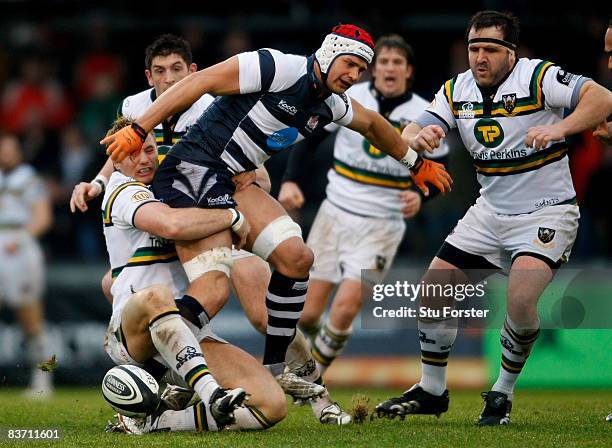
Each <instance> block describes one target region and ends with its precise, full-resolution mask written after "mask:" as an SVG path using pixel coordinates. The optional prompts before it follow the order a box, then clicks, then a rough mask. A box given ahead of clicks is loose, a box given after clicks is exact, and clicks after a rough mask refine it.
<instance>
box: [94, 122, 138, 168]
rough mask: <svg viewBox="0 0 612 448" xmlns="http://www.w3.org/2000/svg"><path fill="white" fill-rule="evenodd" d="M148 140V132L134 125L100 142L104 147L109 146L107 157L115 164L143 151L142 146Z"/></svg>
mask: <svg viewBox="0 0 612 448" xmlns="http://www.w3.org/2000/svg"><path fill="white" fill-rule="evenodd" d="M146 138H147V132H146V131H145V130H144V129H143V128H142V127H141V126H139V125H138V124H136V123H132V125H131V126H126V127H124V128H122V129H120V130H119V131H117V132H115V133H114V134H112V135H109V136H108V137H105V138H104V139H102V140H101V141H100V144H102V145H108V148H106V155H107V156H110V157H111V159H113V162H121V161H122V160H123V159H125V158H126V157H127V156H128V155H130V154H133V153H135V152H138V151H140V150H141V149H142V144H143V143H144V141H145V139H146Z"/></svg>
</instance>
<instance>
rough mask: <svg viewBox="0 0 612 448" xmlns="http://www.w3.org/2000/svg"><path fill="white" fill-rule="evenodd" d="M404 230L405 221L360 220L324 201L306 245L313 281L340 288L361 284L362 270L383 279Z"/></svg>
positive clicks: (360, 217)
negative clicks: (351, 282) (352, 282)
mask: <svg viewBox="0 0 612 448" xmlns="http://www.w3.org/2000/svg"><path fill="white" fill-rule="evenodd" d="M405 230H406V224H405V223H404V220H403V219H384V218H373V217H362V216H357V215H354V214H352V213H348V212H346V211H344V210H341V209H340V208H338V207H336V206H335V205H333V204H332V203H331V202H329V201H328V200H327V199H326V200H324V201H323V203H322V204H321V207H320V208H319V211H318V213H317V216H316V218H315V220H314V222H313V225H312V228H311V229H310V234H309V235H308V240H307V241H306V244H307V246H308V247H310V249H312V251H313V252H314V264H313V266H312V269H311V272H310V278H311V279H318V280H325V281H329V282H331V283H336V284H337V283H340V282H341V281H342V280H343V279H354V280H361V270H362V269H373V270H377V271H379V272H380V273H381V274H383V275H384V273H386V272H387V271H388V270H389V268H390V267H391V264H392V263H393V259H394V258H395V254H396V252H397V248H398V246H399V244H400V242H401V241H402V238H403V236H404V231H405Z"/></svg>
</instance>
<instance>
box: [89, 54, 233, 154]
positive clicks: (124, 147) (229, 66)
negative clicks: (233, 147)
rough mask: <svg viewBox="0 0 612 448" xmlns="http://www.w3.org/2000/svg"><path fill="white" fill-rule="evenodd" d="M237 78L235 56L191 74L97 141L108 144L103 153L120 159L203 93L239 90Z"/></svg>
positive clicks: (220, 93) (226, 93) (228, 92)
mask: <svg viewBox="0 0 612 448" xmlns="http://www.w3.org/2000/svg"><path fill="white" fill-rule="evenodd" d="M239 78H240V76H239V69H238V57H236V56H233V57H231V58H229V59H227V60H225V61H223V62H220V63H219V64H216V65H213V66H212V67H209V68H205V69H204V70H200V71H198V72H195V73H192V74H190V75H188V76H186V77H185V78H183V79H182V80H181V81H179V82H178V83H176V84H174V85H173V86H172V87H170V88H169V89H168V90H166V91H165V92H164V93H163V94H162V95H161V96H160V97H159V98H157V100H155V102H154V103H153V104H152V105H151V106H150V107H149V108H148V109H147V110H146V112H145V113H144V114H143V115H142V116H140V117H139V118H138V120H137V121H136V123H134V124H133V125H132V126H128V127H125V128H123V129H121V130H120V131H118V132H116V133H115V134H113V135H110V136H108V137H106V138H104V139H103V140H102V141H101V142H100V143H101V144H103V145H107V146H108V148H107V150H106V153H107V154H108V155H110V156H111V157H112V159H113V160H114V161H121V160H123V159H124V158H125V157H126V156H127V155H128V154H131V153H133V152H135V151H137V150H138V149H139V148H140V145H141V143H142V142H143V141H144V139H145V138H146V135H147V133H148V132H149V131H150V130H151V129H153V128H154V127H155V126H157V125H158V124H159V123H161V122H162V121H164V120H165V119H166V118H168V117H170V116H172V115H174V114H175V113H177V112H178V111H180V110H183V109H185V108H187V107H189V106H191V105H192V104H193V103H194V102H195V101H196V100H197V99H198V98H200V97H201V96H202V95H204V94H205V93H212V94H214V95H233V94H237V93H240V81H239Z"/></svg>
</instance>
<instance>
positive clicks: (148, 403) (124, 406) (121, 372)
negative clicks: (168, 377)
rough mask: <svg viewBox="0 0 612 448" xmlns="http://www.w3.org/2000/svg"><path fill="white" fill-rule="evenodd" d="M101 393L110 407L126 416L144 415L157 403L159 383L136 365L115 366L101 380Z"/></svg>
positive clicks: (151, 410) (152, 409)
mask: <svg viewBox="0 0 612 448" xmlns="http://www.w3.org/2000/svg"><path fill="white" fill-rule="evenodd" d="M102 394H103V395H104V398H105V399H106V401H108V403H109V404H110V405H111V407H112V408H113V409H114V410H115V411H117V412H119V413H120V414H122V415H125V416H128V417H140V418H142V417H145V416H146V415H147V414H150V413H151V412H153V411H154V410H155V409H156V408H157V406H158V405H159V400H160V398H159V385H158V384H157V381H156V380H155V378H153V377H152V376H151V375H150V374H149V373H148V372H147V371H146V370H144V369H141V368H140V367H137V366H131V365H123V366H116V367H113V368H112V369H110V370H109V371H108V372H106V375H104V379H103V380H102Z"/></svg>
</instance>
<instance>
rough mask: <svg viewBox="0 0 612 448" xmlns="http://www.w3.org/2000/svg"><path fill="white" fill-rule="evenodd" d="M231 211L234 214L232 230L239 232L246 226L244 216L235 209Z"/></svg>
mask: <svg viewBox="0 0 612 448" xmlns="http://www.w3.org/2000/svg"><path fill="white" fill-rule="evenodd" d="M229 211H230V212H232V225H231V227H232V230H233V231H234V232H238V230H240V227H242V224H244V215H243V214H242V213H240V212H239V211H238V210H236V209H234V208H230V209H229Z"/></svg>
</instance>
